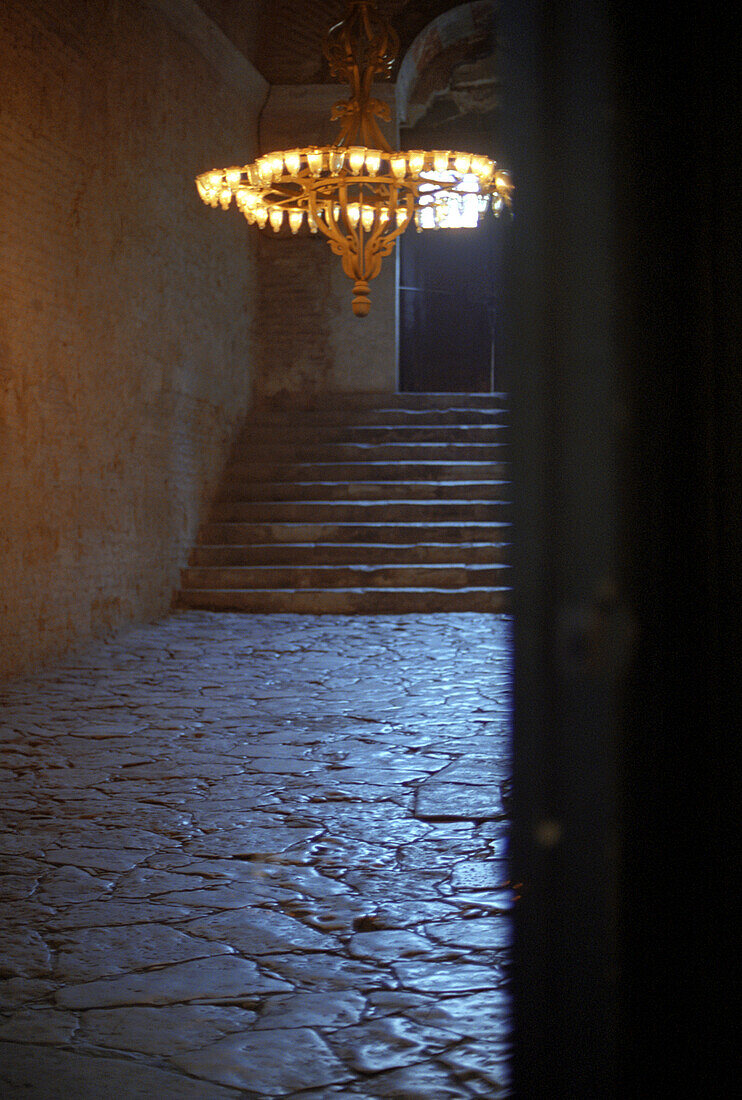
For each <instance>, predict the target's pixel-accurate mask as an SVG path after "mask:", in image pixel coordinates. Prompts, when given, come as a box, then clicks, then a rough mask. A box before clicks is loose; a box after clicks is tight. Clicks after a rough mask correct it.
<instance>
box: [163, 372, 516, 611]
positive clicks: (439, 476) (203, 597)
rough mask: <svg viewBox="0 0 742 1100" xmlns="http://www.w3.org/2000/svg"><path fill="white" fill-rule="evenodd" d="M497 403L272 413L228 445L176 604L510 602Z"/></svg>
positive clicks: (431, 402) (400, 398)
mask: <svg viewBox="0 0 742 1100" xmlns="http://www.w3.org/2000/svg"><path fill="white" fill-rule="evenodd" d="M505 412H506V409H505V403H504V397H503V395H502V394H481V393H479V394H463V393H454V394H440V393H438V394H389V395H378V394H377V395H373V396H368V395H356V396H354V397H352V398H349V397H343V396H338V395H332V396H331V397H330V398H328V401H327V404H326V405H322V406H318V407H315V408H311V409H307V408H304V409H296V408H292V407H290V406H283V407H278V406H266V407H265V408H264V409H262V410H260V411H256V412H255V413H253V414H252V415H251V417H250V419H249V421H248V423H247V424H246V425H245V428H244V430H243V432H242V434H241V436H240V438H239V439H238V440H237V442H236V445H235V448H234V451H233V455H232V459H231V462H230V464H229V466H228V467H227V470H226V473H225V477H224V480H223V483H222V486H221V490H220V492H219V495H218V499H217V500H216V502H215V503H214V505H213V506H212V509H211V514H210V516H209V519H208V522H207V523H205V524H204V525H203V527H202V529H201V531H200V532H199V537H198V543H197V545H196V547H195V548H194V549H193V551H192V553H191V556H190V561H189V565H188V568H187V569H184V570H183V571H182V580H181V589H180V591H179V592H178V593H177V594H176V599H175V603H176V606H178V607H182V608H198V609H202V610H213V611H248V612H292V611H293V612H301V613H311V614H318V613H334V614H364V613H369V614H373V613H386V612H389V613H395V612H396V613H404V612H426V611H496V612H500V611H505V610H507V608H508V596H509V590H508V581H507V552H508V545H507V542H508V530H509V524H508V519H507V507H508V506H507V503H506V502H507V498H508V489H509V486H508V483H507V481H506V480H505V478H506V468H505V453H504V448H505V439H504V432H505V430H506V428H505V425H504V416H505Z"/></svg>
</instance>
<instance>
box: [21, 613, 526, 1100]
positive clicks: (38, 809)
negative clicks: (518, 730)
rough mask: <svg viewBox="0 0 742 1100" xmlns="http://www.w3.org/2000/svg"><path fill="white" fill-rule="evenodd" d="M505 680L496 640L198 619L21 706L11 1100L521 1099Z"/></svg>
mask: <svg viewBox="0 0 742 1100" xmlns="http://www.w3.org/2000/svg"><path fill="white" fill-rule="evenodd" d="M509 678H510V623H509V620H508V619H507V618H506V617H504V616H498V615H490V614H440V615H439V614H435V615H422V616H421V615H400V616H357V617H344V616H331V615H326V616H302V615H265V616H261V615H238V614H209V613H200V612H183V613H176V614H173V615H171V616H169V617H168V618H166V619H164V620H162V621H160V622H157V623H153V624H150V625H145V626H143V627H138V628H136V629H133V630H130V631H128V632H126V633H125V634H123V635H121V636H119V637H118V638H117V639H115V640H114V641H111V642H107V643H101V644H97V645H95V646H93V647H91V648H90V649H88V650H86V651H85V653H84V654H83V655H82V656H78V657H77V658H76V659H75V660H74V661H70V662H68V663H67V664H66V665H64V666H59V667H57V668H55V669H51V670H46V671H45V672H44V673H43V674H39V675H36V676H33V677H28V678H26V679H23V680H17V681H14V682H12V683H11V684H8V685H6V686H5V688H4V689H3V690H2V693H1V695H2V703H3V707H2V711H1V712H0V783H1V784H2V788H1V789H2V792H3V794H2V798H1V800H0V864H1V866H0V1096H2V1097H3V1100H12V1098H15V1097H24V1098H30V1100H52V1098H60V1100H61V1098H64V1100H98V1098H100V1100H110V1098H111V1097H116V1098H117V1100H128V1098H130V1097H132V1098H133V1097H141V1098H146V1100H150V1098H151V1100H154V1098H157V1100H191V1098H193V1100H226V1098H228V1097H229V1098H232V1097H234V1098H237V1097H247V1098H252V1097H255V1098H261V1100H262V1098H265V1097H285V1096H288V1097H297V1098H298V1097H304V1098H307V1100H308V1098H310V1097H312V1098H315V1097H316V1098H320V1097H328V1098H330V1097H392V1098H404V1100H408V1098H409V1100H447V1098H457V1100H458V1098H467V1097H487V1098H492V1097H500V1096H506V1095H508V1049H509V1040H508V1028H509V1012H510V1005H509V995H508V962H509V945H510V925H511V921H510V910H511V907H512V895H511V891H510V890H509V888H508V885H507V879H508V871H507V862H506V844H507V821H506V819H505V811H506V806H507V794H508V776H509V709H510V700H509ZM503 799H504V800H505V805H504V804H503Z"/></svg>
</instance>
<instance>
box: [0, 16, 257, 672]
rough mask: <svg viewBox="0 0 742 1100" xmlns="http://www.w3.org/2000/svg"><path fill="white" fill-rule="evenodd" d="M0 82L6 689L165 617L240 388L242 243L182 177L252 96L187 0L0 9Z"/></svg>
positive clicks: (250, 142)
mask: <svg viewBox="0 0 742 1100" xmlns="http://www.w3.org/2000/svg"><path fill="white" fill-rule="evenodd" d="M207 58H208V60H207ZM0 71H1V72H2V84H3V93H2V103H0V147H1V148H2V156H1V157H0V177H1V178H2V203H1V204H0V302H1V303H2V304H1V306H0V471H1V472H0V510H1V512H2V530H1V531H0V578H1V585H2V587H1V588H0V616H1V618H2V626H1V627H0V630H1V631H2V637H1V638H0V675H8V674H12V673H14V672H15V671H19V670H21V669H23V668H24V667H28V666H30V665H32V664H34V663H36V662H38V661H40V660H42V659H45V658H48V657H53V656H54V655H57V654H59V653H61V652H63V651H64V650H65V649H66V648H67V647H69V646H70V645H71V644H74V643H75V642H77V641H78V640H81V639H84V638H85V637H86V636H88V635H94V634H97V633H100V632H103V631H106V630H109V629H112V628H116V627H118V626H120V625H121V624H123V623H125V622H126V621H127V620H133V619H137V618H141V617H146V616H150V615H155V614H158V613H160V612H162V611H164V610H165V609H166V608H167V606H168V604H169V601H170V595H171V589H172V587H173V584H174V583H175V582H176V577H177V567H178V565H179V564H180V563H181V562H182V559H183V557H184V553H185V548H186V547H187V546H188V544H189V543H190V542H191V541H192V539H193V536H194V533H195V531H196V528H197V526H198V522H199V518H200V510H201V506H202V502H203V501H204V500H205V499H206V497H207V496H208V492H209V488H210V486H211V485H212V484H213V481H214V479H215V477H216V476H218V472H219V470H220V468H221V465H222V462H223V457H224V453H225V449H226V446H227V445H228V442H229V439H230V436H231V431H232V426H233V424H234V423H235V420H236V419H238V418H239V417H240V415H241V414H242V413H243V412H244V411H245V409H246V407H247V403H248V400H249V394H250V389H251V381H252V360H253V352H252V338H251V319H252V311H253V308H254V298H255V294H254V286H255V276H254V264H253V249H254V239H249V237H248V232H247V226H245V225H244V223H242V226H243V227H242V228H241V227H240V222H239V220H238V219H239V216H238V215H236V214H235V213H234V212H233V211H232V212H230V214H229V215H225V214H222V212H221V211H219V210H217V211H212V210H209V209H207V208H206V207H204V206H203V204H202V203H201V202H200V200H199V199H198V197H197V195H196V192H195V188H194V186H193V177H194V175H195V174H196V173H197V172H198V171H202V170H203V169H205V168H209V167H213V166H215V165H220V164H223V163H231V162H232V160H233V159H234V157H235V156H236V155H238V154H239V155H244V157H245V159H248V157H249V156H250V155H251V154H252V152H253V150H254V138H255V127H256V119H257V115H258V111H259V109H260V106H261V104H262V100H263V98H264V93H265V84H264V82H263V81H262V79H261V78H260V77H258V75H257V73H255V71H254V69H252V67H251V66H250V65H249V64H248V63H247V62H246V61H245V59H244V57H243V56H242V55H241V54H238V53H237V51H236V50H235V49H234V47H232V46H231V44H230V43H229V42H228V40H227V39H226V38H224V37H223V35H221V33H220V32H219V31H217V30H216V28H215V27H214V25H213V24H211V23H210V21H209V20H208V19H206V17H205V16H204V15H203V13H202V12H201V11H200V9H198V8H197V6H196V5H195V4H192V3H190V0H161V2H160V0H158V2H157V3H155V2H153V3H151V4H148V3H146V2H145V0H136V2H127V3H123V4H122V3H119V2H117V0H97V2H95V3H92V2H91V3H85V2H81V0H54V2H52V0H3V4H2V5H1V6H0Z"/></svg>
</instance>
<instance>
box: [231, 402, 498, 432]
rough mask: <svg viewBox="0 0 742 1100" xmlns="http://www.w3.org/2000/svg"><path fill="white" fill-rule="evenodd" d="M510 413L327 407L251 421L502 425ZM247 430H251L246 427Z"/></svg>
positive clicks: (276, 424) (284, 411)
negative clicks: (340, 408) (339, 408)
mask: <svg viewBox="0 0 742 1100" xmlns="http://www.w3.org/2000/svg"><path fill="white" fill-rule="evenodd" d="M506 415H507V410H506V409H505V408H504V407H500V406H498V407H496V408H466V407H461V406H459V407H455V408H454V407H451V408H445V409H417V408H414V409H409V408H390V407H387V406H385V405H380V406H378V407H375V408H367V409H346V410H338V409H335V408H333V407H329V408H324V409H310V410H301V409H299V410H295V409H288V408H287V409H282V410H281V411H279V412H266V413H263V414H262V415H257V416H253V417H251V418H250V424H251V425H253V424H255V425H261V426H263V425H265V426H272V427H281V426H286V425H294V424H296V425H308V424H314V425H322V426H328V427H338V426H340V425H343V424H348V425H369V426H383V425H387V426H389V427H400V426H403V425H410V426H412V427H414V426H418V425H424V426H428V425H429V426H439V425H488V424H499V423H501V422H502V421H503V420H504V419H505V417H506ZM245 430H248V428H247V426H246V427H245Z"/></svg>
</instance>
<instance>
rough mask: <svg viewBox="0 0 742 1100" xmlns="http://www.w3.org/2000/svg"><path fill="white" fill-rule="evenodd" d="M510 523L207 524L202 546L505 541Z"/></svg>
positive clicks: (203, 528)
mask: <svg viewBox="0 0 742 1100" xmlns="http://www.w3.org/2000/svg"><path fill="white" fill-rule="evenodd" d="M509 530H510V524H509V523H503V522H497V521H493V522H486V523H485V522H478V521H475V522H468V521H467V522H466V523H449V524H446V523H205V524H204V525H203V526H202V528H201V530H200V531H199V536H198V543H199V545H209V546H213V545H220V546H221V545H225V544H227V543H232V544H234V543H240V544H252V543H266V542H277V543H290V542H342V543H348V542H370V543H372V544H379V543H382V544H384V543H398V542H399V543H406V544H414V543H431V542H438V543H442V542H449V543H452V544H453V545H454V547H455V546H456V544H457V543H458V542H459V541H460V540H463V541H464V542H495V543H499V542H505V541H507V538H508V532H509Z"/></svg>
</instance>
